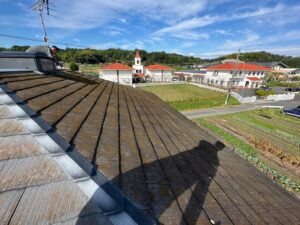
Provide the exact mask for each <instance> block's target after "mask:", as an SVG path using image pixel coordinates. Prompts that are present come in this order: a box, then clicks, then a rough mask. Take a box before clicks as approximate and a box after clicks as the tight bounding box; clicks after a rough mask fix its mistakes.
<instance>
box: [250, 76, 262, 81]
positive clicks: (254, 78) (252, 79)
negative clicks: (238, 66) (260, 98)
mask: <svg viewBox="0 0 300 225" xmlns="http://www.w3.org/2000/svg"><path fill="white" fill-rule="evenodd" d="M247 79H248V80H251V81H256V80H261V79H260V78H259V77H247Z"/></svg>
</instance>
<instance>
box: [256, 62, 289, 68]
mask: <svg viewBox="0 0 300 225" xmlns="http://www.w3.org/2000/svg"><path fill="white" fill-rule="evenodd" d="M255 64H258V65H261V66H265V67H269V68H274V67H275V66H277V65H281V66H282V67H284V68H288V66H287V65H286V64H284V63H282V62H255Z"/></svg>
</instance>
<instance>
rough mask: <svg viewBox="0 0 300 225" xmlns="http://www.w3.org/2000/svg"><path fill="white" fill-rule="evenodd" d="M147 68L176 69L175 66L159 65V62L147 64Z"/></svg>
mask: <svg viewBox="0 0 300 225" xmlns="http://www.w3.org/2000/svg"><path fill="white" fill-rule="evenodd" d="M146 69H148V70H174V69H173V68H171V67H169V66H164V65H159V64H153V65H149V66H146Z"/></svg>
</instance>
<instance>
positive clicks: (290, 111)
mask: <svg viewBox="0 0 300 225" xmlns="http://www.w3.org/2000/svg"><path fill="white" fill-rule="evenodd" d="M283 113H285V114H287V115H290V116H295V117H299V118H300V105H299V106H297V107H296V108H292V109H284V110H283Z"/></svg>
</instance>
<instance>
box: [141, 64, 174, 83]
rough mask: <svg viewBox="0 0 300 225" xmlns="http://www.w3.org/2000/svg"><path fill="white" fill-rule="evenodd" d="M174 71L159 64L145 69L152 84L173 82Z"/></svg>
mask: <svg viewBox="0 0 300 225" xmlns="http://www.w3.org/2000/svg"><path fill="white" fill-rule="evenodd" d="M173 71H174V69H173V68H171V67H168V66H163V65H159V64H154V65H149V66H146V67H145V76H146V79H147V80H150V81H152V82H171V81H172V74H173Z"/></svg>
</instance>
